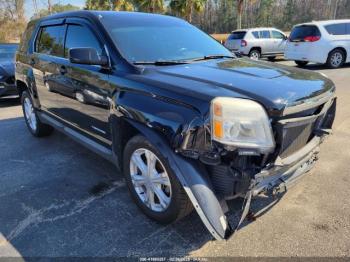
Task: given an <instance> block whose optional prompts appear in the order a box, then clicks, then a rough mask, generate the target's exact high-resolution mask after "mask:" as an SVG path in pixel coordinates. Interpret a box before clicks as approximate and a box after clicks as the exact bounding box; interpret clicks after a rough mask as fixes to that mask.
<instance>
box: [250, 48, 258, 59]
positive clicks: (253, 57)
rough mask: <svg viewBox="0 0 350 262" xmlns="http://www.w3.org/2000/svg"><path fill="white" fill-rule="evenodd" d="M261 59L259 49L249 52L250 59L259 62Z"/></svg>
mask: <svg viewBox="0 0 350 262" xmlns="http://www.w3.org/2000/svg"><path fill="white" fill-rule="evenodd" d="M260 57H261V52H260V51H259V50H258V49H252V50H250V52H249V58H250V59H253V60H259V59H260Z"/></svg>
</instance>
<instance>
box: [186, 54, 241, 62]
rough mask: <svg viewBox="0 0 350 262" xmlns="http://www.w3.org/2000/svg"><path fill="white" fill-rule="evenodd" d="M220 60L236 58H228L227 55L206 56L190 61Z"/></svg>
mask: <svg viewBox="0 0 350 262" xmlns="http://www.w3.org/2000/svg"><path fill="white" fill-rule="evenodd" d="M221 58H232V59H234V58H236V57H235V56H229V55H206V56H203V57H200V58H195V59H193V60H192V61H202V60H211V59H221Z"/></svg>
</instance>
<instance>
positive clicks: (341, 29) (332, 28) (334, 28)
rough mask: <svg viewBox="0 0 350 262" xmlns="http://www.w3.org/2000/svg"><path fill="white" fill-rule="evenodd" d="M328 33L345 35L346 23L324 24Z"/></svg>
mask: <svg viewBox="0 0 350 262" xmlns="http://www.w3.org/2000/svg"><path fill="white" fill-rule="evenodd" d="M325 28H326V30H327V32H328V34H330V35H346V23H342V24H333V25H326V26H325Z"/></svg>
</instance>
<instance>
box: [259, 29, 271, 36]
mask: <svg viewBox="0 0 350 262" xmlns="http://www.w3.org/2000/svg"><path fill="white" fill-rule="evenodd" d="M260 36H261V38H271V37H270V31H268V30H264V31H261V33H260Z"/></svg>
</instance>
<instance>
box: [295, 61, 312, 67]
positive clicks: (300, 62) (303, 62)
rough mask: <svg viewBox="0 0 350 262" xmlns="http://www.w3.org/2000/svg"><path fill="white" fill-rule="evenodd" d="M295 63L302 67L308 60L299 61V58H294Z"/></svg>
mask: <svg viewBox="0 0 350 262" xmlns="http://www.w3.org/2000/svg"><path fill="white" fill-rule="evenodd" d="M294 62H295V63H296V64H297V66H299V67H304V66H306V65H307V64H308V63H309V61H300V60H295V61H294Z"/></svg>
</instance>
